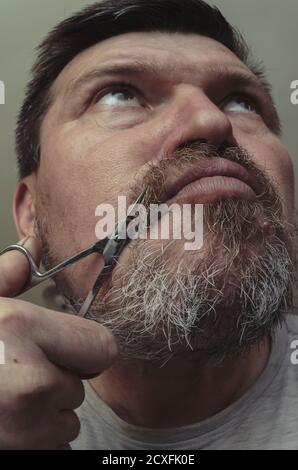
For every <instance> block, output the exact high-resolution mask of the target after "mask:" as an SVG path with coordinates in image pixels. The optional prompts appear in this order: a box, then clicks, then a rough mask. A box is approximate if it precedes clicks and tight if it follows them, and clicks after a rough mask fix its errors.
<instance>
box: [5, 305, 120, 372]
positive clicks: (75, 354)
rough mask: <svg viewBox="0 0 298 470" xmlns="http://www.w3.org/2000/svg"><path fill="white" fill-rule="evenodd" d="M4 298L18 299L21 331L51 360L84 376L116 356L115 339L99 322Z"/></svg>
mask: <svg viewBox="0 0 298 470" xmlns="http://www.w3.org/2000/svg"><path fill="white" fill-rule="evenodd" d="M4 301H5V299H4ZM7 302H16V303H17V308H18V310H20V314H19V319H22V318H24V326H23V329H24V330H25V331H24V333H23V334H25V335H26V336H27V337H29V338H30V339H31V341H33V342H34V343H35V344H36V345H37V346H39V348H40V349H41V350H42V351H43V353H44V354H45V355H46V356H47V358H48V360H49V361H50V362H52V363H53V364H55V365H57V366H59V367H62V368H63V369H67V370H69V371H71V372H73V373H75V374H76V375H79V376H80V377H82V378H84V377H86V376H88V375H99V374H100V373H101V372H102V371H103V370H105V369H107V368H108V367H110V366H111V364H112V363H113V362H114V361H115V360H116V358H117V356H118V347H117V342H116V339H115V337H114V336H113V334H112V333H111V332H110V331H109V330H108V329H107V328H105V327H104V326H102V325H100V324H99V323H96V322H95V321H92V320H87V319H85V318H80V317H77V316H75V315H70V314H69V313H62V312H56V311H53V310H49V309H46V308H43V307H39V306H37V305H33V304H30V303H28V302H24V301H15V300H7ZM0 318H1V316H0ZM21 321H22V320H21ZM19 328H20V326H19ZM12 329H13V324H12ZM21 336H22V333H21Z"/></svg>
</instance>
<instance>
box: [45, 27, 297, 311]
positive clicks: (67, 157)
mask: <svg viewBox="0 0 298 470" xmlns="http://www.w3.org/2000/svg"><path fill="white" fill-rule="evenodd" d="M112 69H113V70H112ZM135 69H136V70H135ZM244 76H245V77H246V78H245V79H244V78H243V77H244ZM52 93H53V104H52V106H51V108H50V110H49V111H48V113H47V115H46V117H45V119H44V121H43V124H42V129H41V162H40V168H39V170H38V173H37V179H36V181H37V187H36V195H37V196H36V203H37V219H38V225H39V229H40V232H42V236H43V238H44V241H45V242H46V244H47V248H48V249H49V251H50V253H49V259H50V260H51V261H52V262H55V261H58V260H59V261H60V260H61V259H63V258H65V257H67V256H70V255H72V254H73V253H75V252H77V251H79V250H81V249H83V248H85V247H87V246H88V245H89V244H91V243H93V242H94V239H95V232H94V230H95V224H96V218H95V208H96V207H97V206H98V205H99V204H100V203H103V202H109V203H112V204H114V205H115V206H116V205H117V196H118V195H119V194H127V195H129V196H130V191H131V188H132V187H138V185H140V188H141V187H142V185H141V182H142V177H143V175H145V174H146V172H147V171H148V170H149V169H150V168H151V167H152V165H153V166H154V165H156V166H157V167H158V165H159V164H160V163H161V162H162V161H163V160H164V159H166V160H167V161H169V160H170V159H171V158H172V156H173V155H174V154H175V151H176V149H177V147H178V146H179V144H183V143H186V142H191V141H200V140H205V141H209V142H211V143H213V144H214V145H215V146H218V147H221V146H230V147H235V146H240V147H242V148H243V149H245V150H246V152H247V153H248V155H249V156H250V158H251V162H252V163H253V164H254V165H255V168H257V169H259V170H260V171H261V172H263V174H264V175H266V176H267V177H268V178H271V181H274V183H275V188H276V189H277V191H278V196H279V197H280V200H281V204H282V209H283V220H284V221H288V222H292V220H293V207H294V182H293V167H292V161H291V158H290V156H289V154H288V152H287V150H286V148H285V147H284V146H283V145H282V143H281V141H280V140H279V138H278V137H277V136H276V135H275V134H274V132H273V127H274V110H273V107H272V105H271V102H270V100H269V98H268V97H267V95H266V92H265V91H264V89H263V88H262V85H261V83H259V82H258V80H257V78H256V77H255V76H254V74H253V73H252V72H251V71H250V70H249V69H248V68H247V67H246V66H245V65H244V64H243V63H242V62H241V61H240V60H239V59H238V58H237V57H236V56H235V55H234V54H233V53H232V52H231V51H229V50H228V49H227V48H225V47H224V46H223V45H221V44H220V43H218V42H216V41H214V40H212V39H209V38H206V37H202V36H199V35H194V34H187V35H186V34H178V33H177V34H169V33H160V32H146V33H145V32H144V33H129V34H123V35H120V36H117V37H113V38H111V39H108V40H105V41H103V42H101V43H99V44H97V45H95V46H93V47H92V48H89V49H88V50H86V51H84V52H82V53H81V54H80V55H78V56H77V57H75V59H74V60H72V61H71V62H70V63H69V64H68V65H67V67H65V69H64V70H63V71H62V73H61V74H60V75H59V77H58V78H57V80H56V82H55V84H54V86H53V90H52ZM239 163H240V164H241V159H240V160H239ZM192 164H193V162H192ZM170 166H171V163H169V171H170V169H171V168H170ZM214 194H216V190H215V192H214ZM214 194H213V196H212V195H210V199H209V200H208V197H207V198H205V199H204V201H201V200H197V201H195V202H198V203H199V202H204V204H207V205H208V203H209V202H213V201H214ZM227 195H228V193H226V197H225V193H220V196H221V198H222V200H225V199H227ZM234 199H235V194H234ZM236 199H237V197H236ZM239 199H241V195H239ZM247 199H248V200H247V201H246V204H247V205H248V206H249V207H253V204H254V201H253V200H252V199H251V200H249V199H250V198H247ZM130 202H132V201H130ZM183 202H188V201H187V198H186V200H184V201H183ZM190 202H194V200H193V199H192V200H191V201H190ZM261 215H262V214H261ZM265 219H266V217H265ZM258 221H259V222H260V224H262V223H264V222H265V224H266V220H261V221H260V220H259V219H258ZM260 231H261V228H260ZM256 240H257V239H256ZM154 243H155V247H157V248H158V247H160V246H161V242H160V241H155V242H153V241H150V242H149V241H148V245H147V246H150V247H151V248H152V246H154ZM260 243H261V242H260ZM241 246H242V247H243V244H242V245H241ZM253 247H254V249H255V250H258V248H259V247H258V246H257V242H256V243H254V244H253ZM136 248H137V245H136ZM145 248H146V245H145ZM238 248H239V247H238ZM175 250H176V251H174V253H176V255H177V256H176V259H175V256H171V257H170V262H169V263H168V264H170V265H171V264H172V271H173V273H174V272H175V268H176V266H175V263H176V262H177V258H178V259H179V260H182V261H183V258H184V257H185V259H186V260H187V257H189V256H191V257H192V260H194V259H195V257H196V256H197V257H198V259H200V260H202V259H203V256H204V255H203V253H205V252H204V249H203V250H202V252H201V253H192V254H191V255H189V254H186V253H184V252H183V243H182V242H181V244H180V245H179V244H177V245H175ZM156 253H157V252H156ZM160 253H161V252H158V255H156V256H158V257H159V258H160ZM172 254H173V252H172ZM149 257H150V259H151V261H152V258H154V249H153V250H151V251H150V256H149ZM153 261H154V260H153ZM131 263H132V260H131V258H130V255H129V254H128V251H126V252H124V253H123V255H122V256H121V258H120V264H122V267H123V269H124V271H125V270H129V269H131ZM188 264H189V263H188V262H185V265H184V268H185V269H186V267H187V265H188ZM192 267H193V268H194V270H195V265H194V264H192ZM119 269H120V268H119ZM98 270H99V264H98V258H97V257H93V258H91V259H89V260H85V261H83V262H82V263H80V265H77V266H76V267H74V268H72V269H71V270H69V271H68V273H67V274H65V276H66V277H65V279H64V281H65V280H66V281H67V282H66V284H67V286H68V289H69V290H70V292H68V293H67V294H68V295H70V296H73V297H77V298H79V297H84V296H85V295H86V294H87V292H88V290H89V289H90V287H91V285H92V283H93V280H94V278H95V276H96V274H97V273H98ZM119 272H120V271H119ZM86 273H87V274H86ZM115 273H116V277H117V268H116V269H115ZM186 274H187V273H186ZM235 274H236V276H237V273H235ZM147 275H148V273H146V276H147ZM120 278H121V277H119V276H118V280H117V281H116V282H119V283H121V280H119V279H120ZM140 278H141V274H140ZM134 281H135V282H136V279H134ZM123 282H124V281H123ZM66 284H65V282H64V285H66ZM192 285H194V283H193V282H192ZM118 288H119V286H118ZM177 295H178V294H177ZM112 300H113V299H112ZM114 300H115V299H114ZM155 308H156V310H157V311H158V309H157V307H155ZM98 314H99V313H98Z"/></svg>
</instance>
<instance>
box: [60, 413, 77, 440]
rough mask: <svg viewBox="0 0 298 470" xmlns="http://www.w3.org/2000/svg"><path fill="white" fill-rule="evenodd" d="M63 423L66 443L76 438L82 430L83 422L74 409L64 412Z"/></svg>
mask: <svg viewBox="0 0 298 470" xmlns="http://www.w3.org/2000/svg"><path fill="white" fill-rule="evenodd" d="M62 423H63V424H62V427H63V430H64V436H63V437H64V439H65V443H68V442H71V441H73V440H74V439H76V438H77V437H78V435H79V434H80V430H81V423H80V420H79V418H78V416H77V414H76V413H75V412H74V411H64V412H62Z"/></svg>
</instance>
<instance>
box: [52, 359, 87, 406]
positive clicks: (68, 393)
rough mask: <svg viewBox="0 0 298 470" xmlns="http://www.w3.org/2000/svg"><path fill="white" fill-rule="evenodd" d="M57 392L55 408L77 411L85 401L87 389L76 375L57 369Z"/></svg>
mask: <svg viewBox="0 0 298 470" xmlns="http://www.w3.org/2000/svg"><path fill="white" fill-rule="evenodd" d="M56 371H57V387H56V388H57V392H56V396H55V399H54V406H55V408H56V409H57V410H75V409H77V408H78V407H79V406H80V405H81V404H82V403H83V401H84V398H85V389H84V385H83V383H82V381H81V380H80V379H79V378H78V377H77V376H76V375H74V374H72V373H70V372H68V371H66V370H63V371H61V370H60V369H57V368H56Z"/></svg>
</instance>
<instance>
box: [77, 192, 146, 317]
mask: <svg viewBox="0 0 298 470" xmlns="http://www.w3.org/2000/svg"><path fill="white" fill-rule="evenodd" d="M144 196H145V191H143V192H142V193H141V194H140V196H139V197H138V199H137V200H136V201H135V202H134V204H133V206H132V207H131V210H130V211H129V212H128V214H127V217H126V219H125V221H124V222H122V223H121V224H119V225H117V226H116V229H115V233H114V235H113V236H112V237H111V238H110V239H107V240H106V245H105V248H104V250H103V253H102V255H103V257H104V262H105V265H104V267H103V270H102V271H101V272H100V273H99V275H98V276H97V278H96V281H95V283H94V285H93V287H92V289H91V290H90V292H89V294H88V295H87V297H86V300H85V302H84V303H83V305H82V307H81V309H80V311H79V316H80V317H85V316H86V315H87V313H88V311H89V309H90V308H91V306H92V304H93V302H94V300H95V298H96V296H97V294H98V292H99V289H100V288H101V286H102V284H103V282H104V280H105V279H106V277H107V275H108V273H110V272H111V271H112V269H113V266H114V264H115V263H114V261H115V260H116V258H117V257H118V256H119V255H120V253H121V252H122V250H123V248H124V247H125V245H126V243H127V242H128V238H127V234H126V238H124V239H119V233H121V230H123V228H125V229H126V227H127V224H128V223H129V221H130V220H132V219H133V218H134V217H135V214H134V211H135V208H136V206H137V205H138V204H141V203H142V201H143V200H144Z"/></svg>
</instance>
